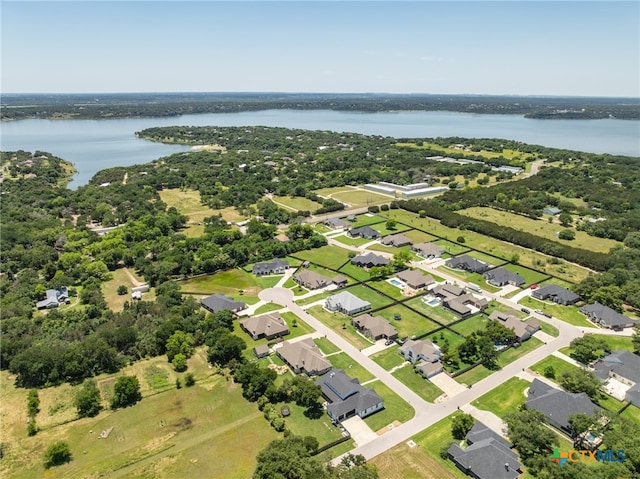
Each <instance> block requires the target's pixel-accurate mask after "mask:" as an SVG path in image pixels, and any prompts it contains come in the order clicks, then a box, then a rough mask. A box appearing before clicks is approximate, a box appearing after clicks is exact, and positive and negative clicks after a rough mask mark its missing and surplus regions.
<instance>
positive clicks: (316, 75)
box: [0, 0, 640, 97]
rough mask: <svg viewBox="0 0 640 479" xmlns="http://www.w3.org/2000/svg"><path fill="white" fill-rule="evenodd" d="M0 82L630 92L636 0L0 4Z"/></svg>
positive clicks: (639, 81)
mask: <svg viewBox="0 0 640 479" xmlns="http://www.w3.org/2000/svg"><path fill="white" fill-rule="evenodd" d="M0 18H1V20H0V22H1V23H0V27H1V33H0V35H1V36H0V40H1V42H0V43H1V45H0V56H1V59H0V66H1V74H0V93H111V92H318V93H428V94H487V95H560V96H609V97H639V96H640V2H638V1H637V0H631V1H621V2H614V1H605V2H596V1H568V2H559V1H541V2H533V1H526V0H520V1H495V2H488V1H477V0H476V1H470V2H465V1H456V0H450V1H446V2H443V1H407V2H403V1H344V0H343V1H302V0H298V1H293V0H291V1H281V2H272V1H253V2H250V1H238V0H236V1H233V2H223V1H195V2H188V1H179V2H178V1H138V2H133V1H108V2H101V1H93V0H84V1H67V2H60V1H42V2H36V1H30V0H20V1H8V0H1V2H0Z"/></svg>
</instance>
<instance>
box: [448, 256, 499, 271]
mask: <svg viewBox="0 0 640 479" xmlns="http://www.w3.org/2000/svg"><path fill="white" fill-rule="evenodd" d="M445 265H447V266H448V267H449V268H454V269H463V270H465V271H469V272H470V273H484V272H485V271H487V270H488V269H489V265H488V264H487V263H483V262H482V261H479V260H477V259H475V258H472V257H471V256H469V255H466V254H463V255H462V256H456V257H455V258H451V259H449V260H447V261H446V263H445Z"/></svg>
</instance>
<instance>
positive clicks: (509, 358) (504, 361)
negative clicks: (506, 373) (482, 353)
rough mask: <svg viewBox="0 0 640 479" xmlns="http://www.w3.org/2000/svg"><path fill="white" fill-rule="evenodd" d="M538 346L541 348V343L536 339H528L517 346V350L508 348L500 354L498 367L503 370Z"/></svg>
mask: <svg viewBox="0 0 640 479" xmlns="http://www.w3.org/2000/svg"><path fill="white" fill-rule="evenodd" d="M540 346H542V341H540V340H539V339H538V338H529V339H527V340H526V341H525V342H524V343H522V345H521V346H518V347H517V348H509V349H507V350H506V351H503V352H501V353H500V355H499V356H498V361H497V363H498V366H500V367H501V368H504V367H505V366H506V365H508V364H511V363H512V362H514V361H515V360H516V359H519V358H521V357H522V356H525V355H527V354H529V353H530V352H531V351H533V350H534V349H537V348H539V347H540Z"/></svg>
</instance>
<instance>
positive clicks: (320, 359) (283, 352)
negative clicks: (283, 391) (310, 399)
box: [276, 339, 332, 376]
mask: <svg viewBox="0 0 640 479" xmlns="http://www.w3.org/2000/svg"><path fill="white" fill-rule="evenodd" d="M276 354H277V355H278V357H279V358H280V359H282V360H283V361H284V362H285V363H287V365H288V366H289V367H290V368H291V369H292V370H293V372H294V373H296V374H300V373H303V372H304V373H305V374H307V375H308V376H318V375H320V374H324V373H326V372H327V371H329V370H330V369H331V367H332V366H331V363H330V362H329V361H328V360H327V359H325V358H324V356H323V355H322V352H321V351H320V349H319V348H318V346H316V344H315V343H314V342H313V339H305V340H302V341H296V342H294V343H292V342H290V341H285V342H284V343H282V345H281V346H280V347H279V348H278V349H277V350H276Z"/></svg>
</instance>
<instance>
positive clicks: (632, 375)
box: [593, 350, 640, 407]
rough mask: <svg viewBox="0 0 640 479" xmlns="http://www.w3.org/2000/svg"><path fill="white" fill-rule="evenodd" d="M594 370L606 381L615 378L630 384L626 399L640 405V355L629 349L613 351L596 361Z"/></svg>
mask: <svg viewBox="0 0 640 479" xmlns="http://www.w3.org/2000/svg"><path fill="white" fill-rule="evenodd" d="M593 372H594V373H595V375H596V376H597V377H598V378H600V380H602V381H603V382H605V383H606V382H608V381H609V380H610V379H615V380H617V381H619V382H621V383H623V384H625V385H626V386H628V387H629V389H627V391H625V394H624V399H625V400H626V401H629V402H630V403H632V404H634V405H636V406H638V407H640V394H639V393H640V356H638V355H637V354H633V353H631V352H629V351H623V350H617V351H613V352H611V353H610V354H607V355H606V356H605V357H604V358H601V359H598V361H596V363H595V364H594V366H593Z"/></svg>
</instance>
